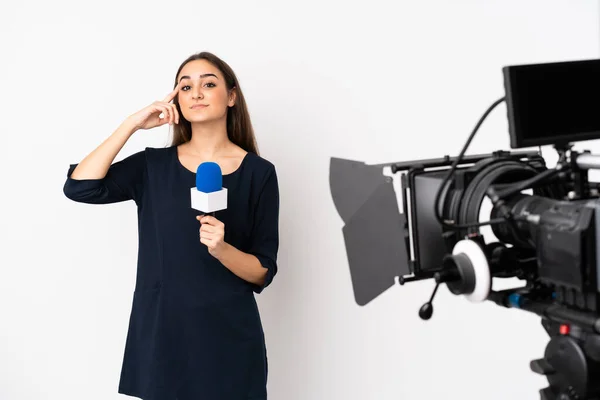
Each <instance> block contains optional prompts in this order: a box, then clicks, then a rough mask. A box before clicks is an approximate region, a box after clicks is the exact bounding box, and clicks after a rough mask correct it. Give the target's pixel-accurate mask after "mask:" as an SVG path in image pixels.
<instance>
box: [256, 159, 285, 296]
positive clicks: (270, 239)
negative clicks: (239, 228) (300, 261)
mask: <svg viewBox="0 0 600 400" xmlns="http://www.w3.org/2000/svg"><path fill="white" fill-rule="evenodd" d="M251 243H252V244H251V246H250V251H249V253H250V254H252V255H254V256H255V257H256V258H258V260H259V261H260V263H261V264H262V266H263V267H265V268H267V275H266V278H265V282H264V284H263V285H262V286H258V285H255V288H254V291H255V292H256V293H260V292H262V291H263V289H264V288H266V287H267V286H268V285H269V284H270V283H271V282H272V281H273V278H274V276H275V274H277V252H278V249H279V186H278V180H277V173H276V171H275V168H274V167H273V168H272V169H271V170H270V172H269V173H268V174H267V176H266V179H265V183H264V185H263V187H262V189H261V192H260V195H259V197H258V202H257V205H256V209H255V214H254V226H253V230H252V239H251Z"/></svg>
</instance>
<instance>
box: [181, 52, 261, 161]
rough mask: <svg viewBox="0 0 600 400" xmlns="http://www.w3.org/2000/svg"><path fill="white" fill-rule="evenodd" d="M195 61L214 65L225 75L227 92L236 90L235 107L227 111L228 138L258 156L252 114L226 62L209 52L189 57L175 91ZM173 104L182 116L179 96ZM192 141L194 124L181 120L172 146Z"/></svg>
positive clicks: (182, 64) (182, 65)
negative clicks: (187, 68)
mask: <svg viewBox="0 0 600 400" xmlns="http://www.w3.org/2000/svg"><path fill="white" fill-rule="evenodd" d="M195 60H206V61H208V62H209V63H211V64H212V65H214V66H215V68H217V69H218V70H219V71H220V72H221V74H223V77H224V78H225V85H226V88H227V90H228V91H229V90H231V89H235V90H236V95H237V96H236V101H235V105H234V106H233V107H230V108H229V109H228V110H227V136H228V137H229V140H231V141H232V142H233V143H235V144H236V145H238V146H240V147H241V148H242V149H244V150H246V151H247V152H249V153H254V154H258V146H257V144H256V138H255V136H254V129H253V128H252V122H251V121H250V114H249V113H248V107H247V105H246V100H245V99H244V94H243V93H242V89H241V87H240V84H239V82H238V80H237V77H236V76H235V73H234V72H233V70H232V69H231V67H230V66H229V65H228V64H227V63H226V62H225V61H223V60H221V59H220V58H219V57H217V56H215V55H214V54H212V53H209V52H201V53H196V54H193V55H191V56H189V57H188V58H187V59H186V60H185V61H184V62H183V63H181V65H180V66H179V69H178V70H177V74H175V85H174V86H173V89H174V88H175V87H176V86H177V77H178V76H179V73H180V72H181V70H182V69H183V67H184V66H185V65H186V64H187V63H189V62H190V61H195ZM173 103H174V104H175V106H176V107H177V112H179V115H182V113H181V108H180V106H179V98H178V97H177V96H175V99H174V100H173ZM191 139H192V124H191V123H190V122H189V121H188V120H186V119H185V118H181V119H180V120H179V124H174V125H173V141H172V142H171V146H178V145H180V144H182V143H186V142H189V141H190V140H191Z"/></svg>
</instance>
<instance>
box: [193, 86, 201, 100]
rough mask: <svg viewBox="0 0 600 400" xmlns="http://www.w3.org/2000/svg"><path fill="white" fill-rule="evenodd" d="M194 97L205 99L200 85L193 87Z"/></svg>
mask: <svg viewBox="0 0 600 400" xmlns="http://www.w3.org/2000/svg"><path fill="white" fill-rule="evenodd" d="M192 98H193V99H203V98H204V95H203V94H202V90H200V85H194V87H193V88H192Z"/></svg>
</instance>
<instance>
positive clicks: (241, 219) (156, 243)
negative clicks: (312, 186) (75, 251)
mask: <svg viewBox="0 0 600 400" xmlns="http://www.w3.org/2000/svg"><path fill="white" fill-rule="evenodd" d="M76 166H77V164H71V165H70V167H69V170H68V173H67V180H66V182H65V185H64V193H65V195H66V196H67V197H68V198H69V199H71V200H74V201H77V202H82V203H89V204H108V203H115V202H120V201H127V200H133V201H134V202H135V203H136V205H137V214H138V232H139V247H138V263H137V275H136V284H135V290H134V293H133V304H132V309H131V318H130V322H129V330H128V333H127V341H126V347H125V353H124V357H123V365H122V371H121V379H120V383H119V390H118V391H119V393H122V394H126V395H129V396H134V397H138V398H141V399H144V400H265V399H267V392H266V385H267V352H266V347H265V337H264V332H263V329H262V324H261V319H260V315H259V311H258V307H257V304H256V301H255V297H254V296H255V293H260V292H261V291H262V290H263V289H264V288H265V287H266V286H268V285H269V284H270V283H271V281H272V280H273V277H274V276H275V274H276V272H277V251H278V246H279V233H278V222H279V189H278V181H277V175H276V172H275V167H274V166H273V164H271V163H270V162H269V161H267V160H265V159H263V158H261V157H259V156H258V155H256V154H254V153H248V154H247V155H246V156H245V158H244V159H243V161H242V164H241V165H240V167H239V168H238V169H237V170H236V171H235V172H233V173H231V174H229V175H224V176H223V186H224V187H226V188H227V189H228V207H227V209H226V210H222V211H217V213H216V215H215V216H216V218H218V219H219V220H220V221H222V222H223V223H224V224H225V241H226V242H227V243H229V244H231V245H233V246H234V247H236V248H237V249H239V250H241V251H243V252H246V253H250V254H253V255H255V256H256V257H257V258H258V260H259V261H260V263H261V264H262V266H263V267H264V268H266V269H267V278H266V281H265V283H264V285H262V286H259V285H255V284H252V283H250V282H247V281H245V280H243V279H241V278H239V277H237V276H236V275H235V274H233V273H232V272H231V271H229V270H228V269H227V268H226V267H225V266H224V265H223V264H221V263H220V262H219V261H218V260H217V259H216V258H214V257H213V256H211V255H210V253H208V250H207V247H206V246H205V245H203V244H202V243H200V238H199V228H200V223H199V221H198V220H196V216H197V215H200V214H201V213H200V212H199V211H197V210H194V209H192V208H191V203H190V188H192V187H195V186H196V174H195V173H194V172H192V171H190V170H188V169H187V168H185V167H184V166H183V165H182V164H181V162H180V161H179V158H178V156H177V147H175V146H171V147H167V148H146V149H145V150H144V151H140V152H138V153H135V154H133V155H131V156H129V157H127V158H125V159H123V160H121V161H118V162H115V163H113V164H112V165H111V167H110V169H109V171H108V173H107V175H106V176H105V177H104V178H103V179H84V180H75V179H72V178H71V173H72V172H73V170H74V169H75V167H76Z"/></svg>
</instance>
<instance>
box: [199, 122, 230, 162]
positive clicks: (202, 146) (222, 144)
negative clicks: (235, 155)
mask: <svg viewBox="0 0 600 400" xmlns="http://www.w3.org/2000/svg"><path fill="white" fill-rule="evenodd" d="M230 144H231V141H230V140H229V137H228V136H227V121H226V119H221V120H216V121H211V122H206V123H205V122H203V123H195V124H192V139H191V140H190V141H189V143H188V146H189V149H190V150H191V152H192V153H194V154H196V155H199V156H202V157H203V158H206V159H212V158H214V157H215V156H216V155H218V154H219V153H221V152H222V151H223V150H224V149H226V148H228V147H229V145H230Z"/></svg>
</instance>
